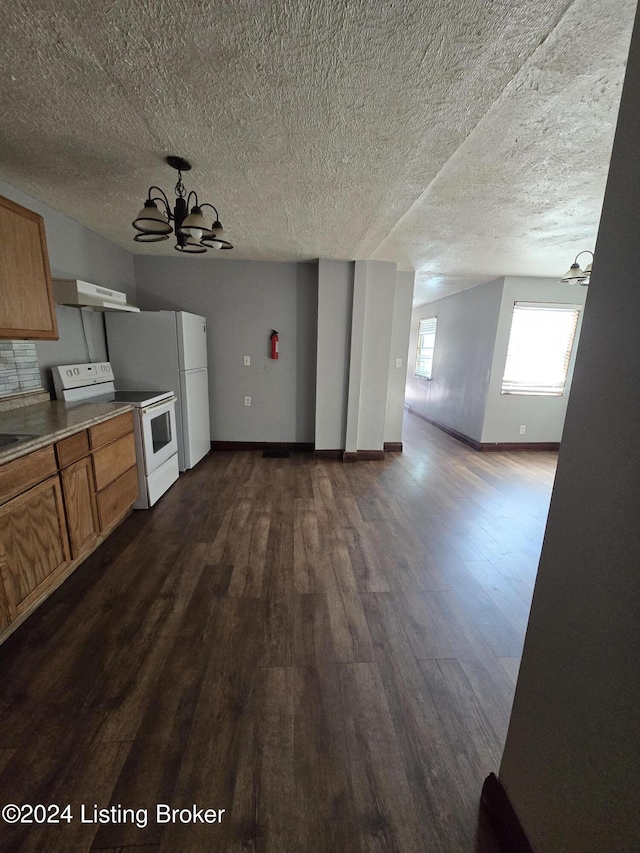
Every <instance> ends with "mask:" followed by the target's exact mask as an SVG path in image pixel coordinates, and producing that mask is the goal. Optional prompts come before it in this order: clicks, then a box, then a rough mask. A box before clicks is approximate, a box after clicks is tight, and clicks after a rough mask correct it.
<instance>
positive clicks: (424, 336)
mask: <svg viewBox="0 0 640 853" xmlns="http://www.w3.org/2000/svg"><path fill="white" fill-rule="evenodd" d="M437 323H438V318H437V317H426V318H425V319H424V320H420V323H419V324H418V350H417V353H416V371H415V375H416V376H422V377H423V378H424V379H431V373H432V370H433V351H434V348H435V344H436V326H437Z"/></svg>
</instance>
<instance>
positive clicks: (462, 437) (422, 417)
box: [407, 406, 482, 450]
mask: <svg viewBox="0 0 640 853" xmlns="http://www.w3.org/2000/svg"><path fill="white" fill-rule="evenodd" d="M407 411H408V412H410V413H411V414H412V415H415V416H416V417H417V418H420V420H423V421H426V422H427V423H428V424H431V426H434V427H436V428H437V429H439V430H442V432H446V434H447V435H450V436H451V438H455V439H457V440H458V441H461V442H462V443H463V444H466V445H467V447H472V448H473V449H474V450H480V449H481V448H482V445H481V444H480V442H479V441H476V440H475V439H473V438H469V436H468V435H464V433H461V432H458V431H457V430H455V429H451V427H448V426H445V425H444V424H441V423H440V422H439V421H436V420H434V419H433V418H430V417H429V416H428V415H423V414H422V412H418V411H416V410H415V409H414V408H413V406H408V408H407Z"/></svg>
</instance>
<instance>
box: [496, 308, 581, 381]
mask: <svg viewBox="0 0 640 853" xmlns="http://www.w3.org/2000/svg"><path fill="white" fill-rule="evenodd" d="M579 315H580V309H579V307H578V306H576V305H543V304H541V303H532V302H516V303H515V305H514V306H513V318H512V320H511V334H510V335H509V346H508V348H507V362H506V365H505V369H504V376H503V378H502V393H503V394H529V395H537V396H549V397H561V396H562V393H563V391H564V384H565V382H566V379H567V371H568V370H569V361H570V359H571V351H572V350H573V340H574V337H575V334H576V327H577V325H578V317H579Z"/></svg>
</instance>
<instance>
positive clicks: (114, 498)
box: [97, 467, 138, 530]
mask: <svg viewBox="0 0 640 853" xmlns="http://www.w3.org/2000/svg"><path fill="white" fill-rule="evenodd" d="M137 497H138V471H137V469H136V468H135V467H134V468H130V469H129V470H128V471H126V472H125V473H124V474H123V475H122V476H121V477H118V479H117V480H116V481H115V483H111V485H110V486H107V488H106V489H104V490H103V491H101V492H100V494H99V495H98V496H97V502H98V517H99V519H100V530H104V529H105V527H108V526H109V525H110V524H111V523H112V522H114V521H115V520H116V519H117V518H118V516H120V515H122V513H123V512H126V511H127V510H128V509H129V508H130V507H131V505H132V504H133V502H134V501H135V499H136V498H137Z"/></svg>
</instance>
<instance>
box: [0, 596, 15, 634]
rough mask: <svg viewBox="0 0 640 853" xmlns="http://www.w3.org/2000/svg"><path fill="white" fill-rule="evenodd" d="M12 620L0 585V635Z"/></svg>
mask: <svg viewBox="0 0 640 853" xmlns="http://www.w3.org/2000/svg"><path fill="white" fill-rule="evenodd" d="M12 621H13V620H12V619H11V616H10V614H9V605H8V604H7V599H6V597H5V594H4V587H3V585H2V584H0V633H1V632H2V631H4V629H5V628H8V627H9V625H10V624H11V622H12Z"/></svg>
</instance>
